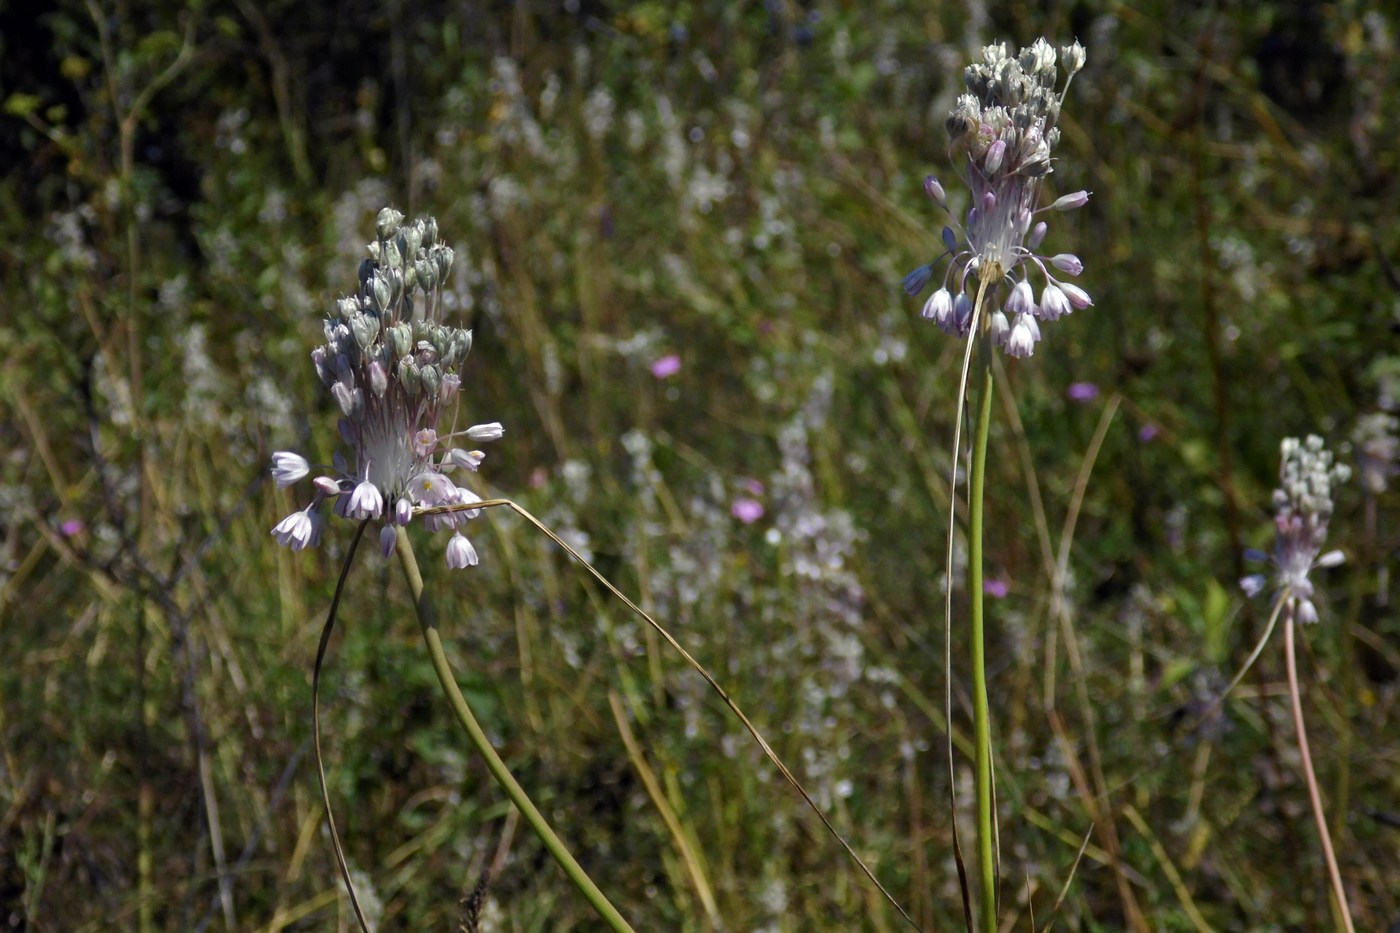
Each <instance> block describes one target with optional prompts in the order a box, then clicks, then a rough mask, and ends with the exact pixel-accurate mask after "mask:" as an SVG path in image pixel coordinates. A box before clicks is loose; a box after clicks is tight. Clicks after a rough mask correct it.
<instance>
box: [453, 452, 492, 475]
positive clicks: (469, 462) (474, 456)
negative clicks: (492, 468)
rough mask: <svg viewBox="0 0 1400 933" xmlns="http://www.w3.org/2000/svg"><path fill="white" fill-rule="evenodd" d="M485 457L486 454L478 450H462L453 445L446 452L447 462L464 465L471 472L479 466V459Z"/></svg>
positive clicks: (481, 459) (459, 465) (457, 465)
mask: <svg viewBox="0 0 1400 933" xmlns="http://www.w3.org/2000/svg"><path fill="white" fill-rule="evenodd" d="M485 459H486V455H485V454H484V453H482V452H481V451H479V450H462V449H461V448H459V447H454V448H452V449H451V450H449V451H448V452H447V462H448V463H450V464H451V465H452V466H455V467H464V468H466V469H468V470H471V471H473V472H475V471H476V469H477V467H479V466H481V461H483V460H485Z"/></svg>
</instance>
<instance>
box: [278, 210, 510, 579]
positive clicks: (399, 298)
mask: <svg viewBox="0 0 1400 933" xmlns="http://www.w3.org/2000/svg"><path fill="white" fill-rule="evenodd" d="M403 219H404V218H403V215H402V214H400V213H399V212H398V211H396V210H393V209H392V208H387V207H386V208H385V209H384V210H382V211H380V212H379V217H378V222H377V224H376V229H375V233H376V237H375V241H374V242H373V243H370V244H369V258H367V259H365V260H364V262H363V263H361V264H360V273H359V278H360V282H359V287H358V289H357V290H356V292H355V295H354V296H353V297H349V298H342V299H340V300H339V301H337V302H336V304H335V308H334V310H333V311H332V312H331V313H330V314H329V315H328V316H327V317H326V320H325V335H326V343H325V345H323V346H320V347H317V348H316V349H315V350H314V351H312V354H311V360H312V362H313V363H314V364H315V366H316V373H317V375H318V376H320V378H321V382H322V383H323V384H324V385H325V386H326V388H327V389H328V390H330V393H331V395H332V397H334V398H335V400H336V404H337V405H339V407H340V412H341V419H340V425H339V426H340V436H341V438H342V439H343V440H344V441H345V443H346V444H347V445H348V447H349V450H348V452H347V453H344V454H338V455H337V456H336V464H337V469H336V470H334V471H332V472H333V473H334V475H332V476H318V477H316V479H315V482H314V484H313V485H314V486H315V490H316V491H315V493H314V494H313V498H312V501H311V504H310V505H308V506H307V507H306V508H305V509H303V510H301V511H299V512H294V513H292V514H291V515H289V516H287V518H285V519H283V520H282V521H281V522H279V523H278V525H277V527H276V528H274V529H273V532H272V533H273V535H274V536H276V538H277V540H278V543H280V544H285V545H287V546H288V547H291V548H292V549H293V550H301V549H302V548H304V547H308V546H313V545H315V544H316V543H317V541H318V540H319V538H320V532H321V525H322V524H323V523H324V517H323V516H322V514H321V513H322V510H323V508H324V507H326V506H327V505H329V507H330V510H331V511H332V512H333V513H335V514H337V515H341V516H343V517H346V518H351V519H356V520H363V519H374V520H379V521H382V522H383V524H384V527H385V528H386V529H388V528H389V527H390V526H391V525H404V524H407V523H408V522H409V521H410V519H411V518H412V515H413V511H414V508H415V507H416V508H429V507H432V506H437V505H445V504H451V503H457V502H464V501H476V497H475V496H474V495H473V494H471V493H469V492H468V491H467V490H465V489H459V488H458V487H457V486H456V485H455V484H454V483H453V482H452V480H451V479H449V478H448V477H447V476H446V475H445V473H446V471H449V470H452V469H454V468H456V467H459V466H466V467H467V468H469V469H471V470H475V469H476V468H477V466H479V465H480V463H481V459H482V457H483V456H484V455H483V454H482V453H481V451H479V450H476V449H474V447H475V445H476V444H478V443H482V442H486V441H493V440H498V439H499V438H500V437H501V436H502V434H504V433H505V432H504V429H503V428H502V427H501V425H500V424H499V423H498V422H490V423H487V424H478V425H473V426H472V427H469V428H466V429H465V430H461V431H456V432H453V431H452V429H451V425H452V424H453V423H455V415H456V407H457V402H458V390H459V389H460V387H461V384H462V379H461V376H460V375H459V371H460V369H461V366H462V363H463V361H464V360H465V359H466V356H467V352H468V351H469V350H470V349H471V345H472V335H471V331H469V330H466V329H464V328H460V327H454V326H452V325H450V324H446V323H444V322H443V310H444V309H443V302H442V286H443V283H444V282H445V281H446V280H447V273H448V270H449V269H450V268H451V266H452V249H451V248H450V247H448V246H446V245H444V244H442V243H441V242H439V239H438V228H437V221H435V220H434V219H433V218H431V217H420V218H419V219H417V220H415V221H413V222H412V223H410V224H405V223H404V222H403ZM449 409H450V411H449ZM449 414H450V415H452V416H454V417H451V418H449V417H446V416H447V415H449ZM458 438H460V439H462V440H463V441H464V442H470V444H471V445H472V447H473V449H470V450H460V449H457V448H455V447H453V446H452V442H453V441H454V440H455V439H458ZM310 471H311V467H310V465H309V464H308V463H307V462H306V460H305V459H304V458H303V457H301V456H300V455H298V454H294V453H290V452H287V451H278V452H276V453H274V454H273V455H272V475H273V478H274V479H275V480H276V481H277V484H278V485H279V486H288V485H291V484H293V483H295V482H297V481H298V480H300V479H302V478H303V477H305V476H307V475H308V474H309V473H310ZM468 496H470V499H469V498H468ZM474 514H476V513H475V512H461V513H453V514H451V515H448V516H440V517H439V518H441V519H443V520H441V521H438V522H430V523H429V524H431V525H435V526H440V527H449V528H453V529H456V528H457V527H458V526H459V525H460V524H462V523H463V522H464V521H465V520H466V518H469V517H471V516H473V515H474ZM459 538H460V541H459V540H458V539H459ZM393 540H394V539H393V538H392V537H391V535H389V534H386V533H385V532H383V531H381V534H380V547H381V549H382V550H383V551H384V552H385V553H386V554H387V553H388V552H389V551H391V550H392V548H393V545H392V541H393ZM475 564H476V551H475V550H474V549H473V548H472V547H471V544H470V542H467V540H466V538H465V537H462V536H461V533H460V531H458V532H457V534H456V535H454V537H453V540H452V543H451V545H450V547H449V549H448V565H449V566H452V567H468V566H473V565H475Z"/></svg>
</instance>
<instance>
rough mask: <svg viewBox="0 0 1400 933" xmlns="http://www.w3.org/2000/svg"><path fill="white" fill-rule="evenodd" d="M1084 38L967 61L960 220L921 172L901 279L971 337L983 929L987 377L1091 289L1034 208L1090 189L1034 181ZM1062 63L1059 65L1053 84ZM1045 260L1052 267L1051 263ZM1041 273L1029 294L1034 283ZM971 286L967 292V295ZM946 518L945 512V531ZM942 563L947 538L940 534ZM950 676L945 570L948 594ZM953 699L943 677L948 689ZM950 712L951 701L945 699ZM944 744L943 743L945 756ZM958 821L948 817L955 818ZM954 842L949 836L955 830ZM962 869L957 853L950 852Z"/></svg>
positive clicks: (958, 134)
mask: <svg viewBox="0 0 1400 933" xmlns="http://www.w3.org/2000/svg"><path fill="white" fill-rule="evenodd" d="M1084 61H1085V52H1084V48H1083V47H1082V46H1081V45H1080V44H1079V43H1078V42H1075V43H1073V44H1072V45H1069V46H1065V47H1062V48H1061V49H1060V50H1059V53H1058V54H1057V53H1056V51H1055V49H1054V48H1053V47H1052V46H1051V45H1050V44H1049V43H1048V42H1046V41H1045V40H1044V39H1039V40H1037V41H1036V42H1035V43H1034V44H1032V45H1031V46H1029V47H1028V48H1025V49H1022V50H1021V51H1020V52H1019V53H1017V54H1016V55H1015V56H1013V55H1012V54H1011V51H1010V49H1009V47H1008V46H1006V45H1004V44H998V45H990V46H987V47H985V48H984V49H983V50H982V60H981V61H980V62H976V63H974V64H972V65H970V66H969V67H968V68H967V69H966V71H965V72H964V81H965V83H966V86H967V93H965V94H963V95H962V96H961V97H959V98H958V101H957V106H956V107H955V108H954V109H953V111H952V113H951V114H950V115H949V117H948V120H947V122H946V128H947V131H948V135H949V139H950V147H949V151H950V155H951V157H952V159H953V161H954V164H955V167H956V170H957V173H958V175H959V176H960V177H961V178H962V180H963V182H964V183H965V184H966V185H967V187H968V190H969V192H970V194H971V202H970V205H969V207H968V210H967V212H966V213H965V214H964V215H963V219H962V221H961V222H959V220H958V219H957V218H956V217H955V216H954V215H953V212H952V210H951V208H950V207H949V205H948V199H947V192H946V190H945V189H944V187H943V184H942V183H941V182H940V181H939V180H938V179H937V178H935V177H934V176H932V175H930V176H929V177H928V178H927V179H926V180H925V185H924V190H925V193H926V194H927V195H928V197H929V198H930V200H932V201H933V202H934V203H935V204H937V205H938V206H939V207H940V208H942V209H943V210H944V211H945V212H946V213H947V214H948V217H949V223H948V224H947V225H946V226H944V227H943V230H942V234H941V239H942V243H943V247H944V249H943V252H942V253H941V254H940V255H939V256H937V257H936V258H935V259H934V260H933V261H931V262H929V263H926V264H925V265H922V266H919V267H918V268H916V269H914V270H913V271H912V272H910V273H909V274H908V275H907V276H906V277H905V279H904V282H903V287H904V290H905V291H906V292H907V293H908V294H910V295H917V294H919V293H920V292H922V291H923V290H924V289H925V288H927V287H928V286H929V285H930V284H932V283H934V281H935V279H936V278H937V277H938V270H939V268H940V266H943V260H945V259H947V260H948V262H947V264H946V267H944V268H943V272H942V278H941V281H940V282H939V284H938V285H937V287H936V288H935V289H934V291H933V294H932V295H931V296H930V297H929V298H928V300H927V301H926V302H925V304H924V307H923V316H924V317H925V318H927V319H929V320H932V321H933V322H934V323H935V324H937V325H938V327H939V328H940V329H941V330H943V331H944V332H945V333H948V334H950V335H954V336H959V337H965V338H969V340H970V345H969V347H968V350H967V356H966V357H965V362H964V371H963V382H962V387H961V389H962V391H960V393H959V401H958V431H957V435H956V438H955V441H954V450H953V462H954V463H955V464H956V463H958V462H959V458H958V455H959V450H958V447H959V446H960V444H959V442H960V438H961V422H962V404H963V401H964V400H965V399H966V398H967V397H968V396H967V392H966V390H967V387H968V381H969V365H968V364H969V363H971V361H972V360H973V359H974V358H975V360H976V362H975V363H973V364H972V365H971V369H972V372H971V374H970V375H971V382H972V395H973V401H974V403H975V406H976V416H975V422H974V425H973V433H972V465H971V470H970V472H969V475H968V483H969V486H968V552H969V560H968V598H969V602H970V615H971V632H970V639H971V661H972V680H973V690H972V694H973V696H972V699H973V728H974V736H975V738H974V758H975V770H976V781H975V794H976V814H977V845H976V853H977V871H976V875H977V879H978V892H977V900H978V910H977V917H976V924H977V927H978V929H980V930H982V931H984V933H992V931H995V930H996V929H997V876H998V852H997V849H998V845H997V825H996V814H995V800H996V793H995V786H994V783H995V781H994V770H993V762H992V743H991V710H990V704H989V702H988V699H987V670H986V626H985V614H984V605H983V582H984V581H983V549H982V544H983V517H984V509H983V501H984V495H985V486H986V457H987V441H988V437H989V435H990V432H991V411H992V396H993V390H994V379H993V371H992V349H993V348H994V347H995V348H997V349H1000V350H1001V351H1002V352H1004V353H1005V354H1007V355H1008V356H1012V357H1017V358H1026V357H1029V356H1031V355H1032V354H1033V353H1034V352H1035V346H1036V344H1037V343H1039V342H1040V340H1041V327H1040V325H1041V323H1042V322H1048V321H1055V320H1058V319H1060V318H1061V317H1064V316H1066V315H1068V314H1071V313H1072V312H1073V311H1075V310H1077V309H1083V308H1087V307H1089V306H1091V305H1092V304H1093V300H1092V299H1091V298H1090V297H1089V294H1088V292H1086V291H1084V289H1082V288H1081V287H1079V286H1078V285H1075V284H1073V283H1070V282H1068V281H1065V280H1064V278H1062V276H1066V277H1075V276H1078V275H1079V274H1080V273H1081V272H1082V271H1083V263H1082V262H1081V261H1080V259H1079V258H1078V257H1077V256H1075V255H1073V254H1070V253H1059V254H1054V255H1046V254H1042V253H1040V252H1038V250H1039V248H1040V246H1041V244H1042V243H1043V242H1044V240H1045V238H1046V235H1047V233H1048V230H1049V226H1048V223H1047V222H1046V221H1044V220H1037V217H1038V216H1039V215H1041V214H1044V213H1045V212H1047V211H1065V210H1073V209H1076V208H1078V207H1082V206H1083V205H1084V204H1085V203H1087V201H1088V199H1089V194H1088V192H1086V191H1077V192H1074V193H1072V194H1067V195H1065V196H1063V197H1061V198H1059V199H1057V200H1056V201H1055V202H1053V203H1052V204H1050V205H1049V206H1048V207H1045V208H1040V207H1039V201H1040V190H1041V186H1042V183H1043V182H1044V180H1045V178H1046V177H1047V176H1048V175H1050V174H1051V172H1052V171H1053V159H1052V152H1053V150H1054V148H1055V146H1056V144H1057V143H1058V142H1059V138H1060V131H1059V129H1058V127H1057V126H1056V123H1057V121H1058V118H1059V114H1060V107H1061V105H1062V103H1063V101H1064V97H1065V94H1066V92H1067V91H1068V89H1069V84H1070V81H1071V80H1073V77H1074V75H1075V74H1076V73H1077V72H1078V71H1079V70H1080V69H1081V68H1083V66H1084ZM1060 64H1063V65H1064V68H1065V72H1066V74H1067V77H1066V79H1065V81H1064V83H1063V85H1061V83H1060V72H1059V66H1060ZM1052 269H1053V270H1054V271H1053V272H1052V271H1051V270H1052ZM1037 283H1038V284H1039V286H1040V292H1039V297H1038V298H1037V295H1036V289H1035V285H1036V284H1037ZM974 294H975V296H976V297H975V298H974V297H973V295H974ZM951 529H952V523H951V521H950V524H949V534H950V535H951V533H952V531H951ZM949 562H950V567H951V541H950V544H949ZM947 605H948V607H949V609H948V612H949V616H950V618H949V632H950V634H949V635H948V641H946V642H945V644H947V645H948V646H949V652H950V656H949V660H948V664H949V667H950V671H949V677H950V682H951V574H950V590H949V596H948V604H947ZM946 696H947V697H948V700H947V702H948V703H949V705H950V706H951V688H950V689H949V691H948V693H947V694H946ZM948 712H949V714H950V715H951V709H950V710H949V711H948ZM951 757H952V748H951V744H950V745H949V758H950V767H951ZM955 825H956V824H955ZM954 841H955V844H956V839H955V840H954ZM958 864H959V871H960V872H961V867H962V863H961V859H960V858H959V860H958Z"/></svg>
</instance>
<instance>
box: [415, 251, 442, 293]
mask: <svg viewBox="0 0 1400 933" xmlns="http://www.w3.org/2000/svg"><path fill="white" fill-rule="evenodd" d="M413 271H414V273H415V275H416V276H417V278H418V284H419V285H421V286H422V287H423V291H424V293H425V294H426V293H427V292H430V291H432V290H433V286H434V285H436V284H437V263H435V262H433V261H432V260H431V259H420V260H418V261H417V262H415V263H414V264H413Z"/></svg>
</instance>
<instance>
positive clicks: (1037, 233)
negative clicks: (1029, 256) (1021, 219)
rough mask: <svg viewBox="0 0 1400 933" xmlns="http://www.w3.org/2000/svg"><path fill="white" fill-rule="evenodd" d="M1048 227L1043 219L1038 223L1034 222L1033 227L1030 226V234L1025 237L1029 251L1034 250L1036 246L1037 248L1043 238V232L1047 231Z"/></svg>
mask: <svg viewBox="0 0 1400 933" xmlns="http://www.w3.org/2000/svg"><path fill="white" fill-rule="evenodd" d="M1049 229H1050V227H1049V226H1048V225H1047V224H1046V223H1045V221H1043V220H1042V221H1041V222H1040V223H1038V224H1036V225H1035V226H1034V227H1032V228H1031V235H1030V236H1029V237H1027V238H1026V248H1027V249H1029V250H1031V251H1034V250H1035V249H1036V248H1038V247H1039V246H1040V244H1041V243H1042V242H1043V241H1044V240H1045V234H1046V233H1047V232H1048V231H1049Z"/></svg>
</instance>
